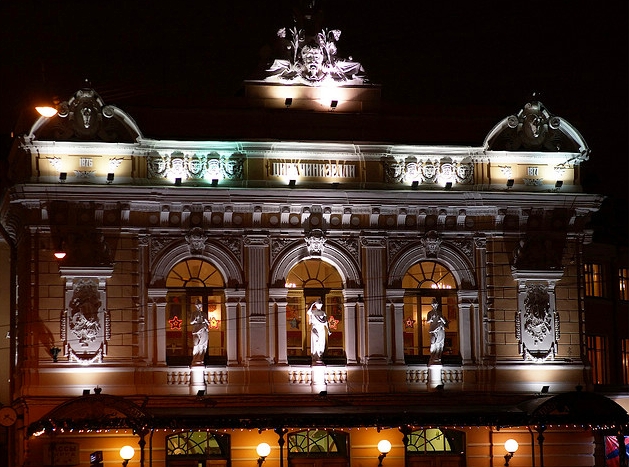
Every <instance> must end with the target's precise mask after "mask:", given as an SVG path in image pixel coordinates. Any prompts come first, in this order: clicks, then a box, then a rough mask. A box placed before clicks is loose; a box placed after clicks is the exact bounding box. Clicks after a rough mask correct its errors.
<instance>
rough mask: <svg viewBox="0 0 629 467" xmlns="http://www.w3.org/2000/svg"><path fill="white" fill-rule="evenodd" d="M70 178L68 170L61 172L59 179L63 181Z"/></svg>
mask: <svg viewBox="0 0 629 467" xmlns="http://www.w3.org/2000/svg"><path fill="white" fill-rule="evenodd" d="M67 178H68V172H59V181H60V182H61V183H63V182H65V181H66V179H67Z"/></svg>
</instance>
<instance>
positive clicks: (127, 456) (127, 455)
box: [120, 446, 135, 467]
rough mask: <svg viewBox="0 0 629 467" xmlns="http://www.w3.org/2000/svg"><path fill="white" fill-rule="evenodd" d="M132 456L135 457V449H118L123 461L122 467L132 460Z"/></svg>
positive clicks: (128, 447)
mask: <svg viewBox="0 0 629 467" xmlns="http://www.w3.org/2000/svg"><path fill="white" fill-rule="evenodd" d="M134 455H135V449H133V447H131V446H122V447H121V448H120V457H122V460H123V462H122V465H123V466H124V467H126V466H127V464H128V463H129V461H130V460H131V459H132V458H133V456H134Z"/></svg>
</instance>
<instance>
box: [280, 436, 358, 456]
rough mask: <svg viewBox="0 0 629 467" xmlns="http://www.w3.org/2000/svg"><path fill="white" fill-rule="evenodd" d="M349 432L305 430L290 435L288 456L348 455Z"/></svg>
mask: <svg viewBox="0 0 629 467" xmlns="http://www.w3.org/2000/svg"><path fill="white" fill-rule="evenodd" d="M347 441H348V436H347V433H343V432H340V431H328V430H303V431H298V432H295V433H290V434H289V435H288V457H347V451H348V450H347V444H348V442H347Z"/></svg>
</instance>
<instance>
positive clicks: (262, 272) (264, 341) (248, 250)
mask: <svg viewBox="0 0 629 467" xmlns="http://www.w3.org/2000/svg"><path fill="white" fill-rule="evenodd" d="M268 253H269V238H268V236H267V235H248V236H246V237H245V271H246V274H247V296H248V300H247V302H248V304H249V306H248V308H249V318H248V326H247V329H248V335H249V340H248V344H249V345H248V351H247V357H248V360H249V361H250V362H255V361H258V362H267V363H268V362H269V359H270V356H269V342H270V330H269V329H268V326H267V319H268V316H267V313H268V301H267V298H266V297H267V284H268V277H269V262H268V256H269V254H268Z"/></svg>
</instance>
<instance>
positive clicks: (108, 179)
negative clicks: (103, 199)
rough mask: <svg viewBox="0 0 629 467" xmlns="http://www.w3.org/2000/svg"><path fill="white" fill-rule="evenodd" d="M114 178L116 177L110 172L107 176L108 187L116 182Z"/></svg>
mask: <svg viewBox="0 0 629 467" xmlns="http://www.w3.org/2000/svg"><path fill="white" fill-rule="evenodd" d="M114 177H115V175H114V174H113V172H109V173H108V174H107V185H111V184H112V182H113V181H114Z"/></svg>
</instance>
